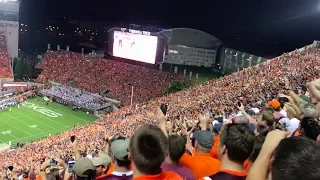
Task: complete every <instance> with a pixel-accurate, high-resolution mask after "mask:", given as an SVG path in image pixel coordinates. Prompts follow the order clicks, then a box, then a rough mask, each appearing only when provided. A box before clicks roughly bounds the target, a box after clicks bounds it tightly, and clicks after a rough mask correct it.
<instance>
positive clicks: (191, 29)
mask: <svg viewBox="0 0 320 180" xmlns="http://www.w3.org/2000/svg"><path fill="white" fill-rule="evenodd" d="M183 29H185V30H190V31H198V32H200V33H204V34H206V35H209V36H211V37H213V38H214V39H216V40H218V41H219V42H220V43H222V41H221V40H220V39H218V38H217V37H215V36H214V35H212V34H209V33H207V32H205V31H201V30H198V29H193V28H171V29H163V30H162V31H159V32H157V33H161V32H163V31H168V30H183Z"/></svg>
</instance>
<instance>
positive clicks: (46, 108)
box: [0, 99, 97, 145]
mask: <svg viewBox="0 0 320 180" xmlns="http://www.w3.org/2000/svg"><path fill="white" fill-rule="evenodd" d="M96 119H97V117H95V116H93V115H88V114H86V113H85V112H82V111H72V110H71V109H70V108H68V107H66V106H63V105H61V104H57V103H52V105H46V104H45V103H44V102H43V101H42V100H38V101H37V100H35V99H28V100H27V101H26V102H25V103H24V104H22V105H20V108H18V107H17V106H14V107H11V108H10V109H5V110H2V111H0V143H1V144H8V143H9V141H11V142H12V145H15V144H16V143H17V142H27V141H28V142H30V141H34V140H38V139H41V138H43V137H45V136H48V135H49V134H52V135H53V134H58V133H61V132H63V131H67V130H69V129H71V128H72V127H73V126H74V125H75V124H81V125H83V124H88V123H90V122H92V121H95V120H96Z"/></svg>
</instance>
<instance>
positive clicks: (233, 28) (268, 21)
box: [20, 0, 320, 57]
mask: <svg viewBox="0 0 320 180" xmlns="http://www.w3.org/2000/svg"><path fill="white" fill-rule="evenodd" d="M319 4H320V0H219V1H216V0H193V1H191V0H190V1H188V0H187V1H185V0H184V1H181V0H162V1H150V0H149V1H147V0H131V1H128V0H122V1H120V0H91V1H88V0H77V1H76V0H21V7H20V12H21V13H20V19H21V21H24V22H26V23H28V24H30V25H32V26H40V25H41V24H44V23H46V22H47V21H48V20H49V19H54V18H55V17H56V16H70V17H71V18H72V19H77V20H90V21H111V22H129V23H135V24H142V25H143V24H153V25H159V26H160V27H172V28H175V27H185V28H194V29H199V30H203V31H205V32H208V33H210V34H212V35H214V36H216V37H217V38H218V39H220V40H221V41H222V42H223V43H224V44H225V46H227V47H231V48H234V49H238V50H243V51H246V52H249V53H252V54H257V55H262V56H264V57H270V56H275V55H279V54H281V53H282V52H287V51H290V50H293V49H295V48H296V47H303V46H304V45H306V44H311V43H312V42H313V40H316V39H318V40H320V13H319V11H320V8H319V10H318V9H317V7H319V6H320V5H319Z"/></svg>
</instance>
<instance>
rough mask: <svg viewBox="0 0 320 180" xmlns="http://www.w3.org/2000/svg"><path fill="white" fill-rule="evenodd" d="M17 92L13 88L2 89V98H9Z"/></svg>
mask: <svg viewBox="0 0 320 180" xmlns="http://www.w3.org/2000/svg"><path fill="white" fill-rule="evenodd" d="M14 92H16V91H15V89H12V88H1V89H0V98H2V97H5V96H8V95H12V94H13V93H14Z"/></svg>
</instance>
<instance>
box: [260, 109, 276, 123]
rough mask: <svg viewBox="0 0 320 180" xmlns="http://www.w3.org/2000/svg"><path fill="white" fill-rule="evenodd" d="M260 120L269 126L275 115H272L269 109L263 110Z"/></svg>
mask: <svg viewBox="0 0 320 180" xmlns="http://www.w3.org/2000/svg"><path fill="white" fill-rule="evenodd" d="M261 121H262V122H263V123H264V125H266V126H269V127H271V126H273V124H274V122H275V117H274V114H273V112H272V111H269V110H264V111H263V112H262V116H261Z"/></svg>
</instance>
